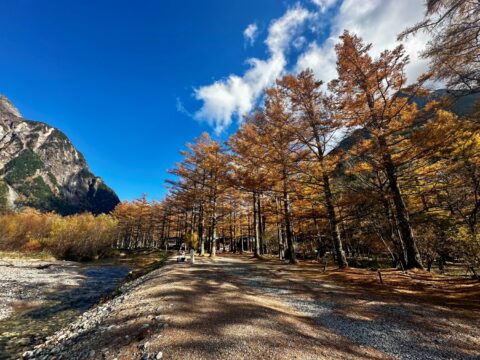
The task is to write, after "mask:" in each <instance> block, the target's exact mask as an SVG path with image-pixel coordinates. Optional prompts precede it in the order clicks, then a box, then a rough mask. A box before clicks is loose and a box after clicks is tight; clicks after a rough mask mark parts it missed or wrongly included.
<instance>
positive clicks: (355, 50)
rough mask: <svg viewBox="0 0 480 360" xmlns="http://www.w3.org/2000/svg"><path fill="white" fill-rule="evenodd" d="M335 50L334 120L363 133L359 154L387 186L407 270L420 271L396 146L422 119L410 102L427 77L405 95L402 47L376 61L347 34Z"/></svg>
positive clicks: (366, 48) (386, 53) (361, 45)
mask: <svg viewBox="0 0 480 360" xmlns="http://www.w3.org/2000/svg"><path fill="white" fill-rule="evenodd" d="M340 39H341V42H340V43H339V44H337V45H336V47H335V50H336V54H337V72H338V78H337V79H335V80H333V81H332V82H331V83H330V89H331V91H332V92H333V93H334V94H335V101H336V103H337V106H338V108H337V112H338V116H340V117H341V119H342V120H343V121H344V124H345V126H347V127H349V128H353V129H355V128H359V127H360V128H363V129H364V130H366V131H367V132H368V134H369V139H368V140H365V141H363V142H362V143H361V146H362V147H363V150H362V151H363V152H365V151H370V152H373V153H374V154H375V155H376V157H377V158H378V163H379V165H380V166H381V168H382V170H383V171H384V173H385V176H386V178H387V181H388V185H389V191H390V196H391V198H392V200H393V203H394V209H395V215H396V219H397V221H398V228H399V232H400V234H401V239H402V241H403V243H404V245H405V251H406V258H407V259H406V267H407V268H423V266H422V263H421V259H420V254H419V252H418V249H417V244H416V241H415V237H414V234H413V231H412V226H411V223H410V218H409V213H408V209H407V205H406V202H405V199H404V196H403V194H402V191H401V189H400V183H399V180H398V177H399V170H400V164H399V162H402V160H405V159H404V158H402V155H403V154H404V153H403V154H402V153H401V152H400V153H399V152H398V149H399V148H400V146H401V145H400V144H399V141H400V140H401V139H402V134H405V133H406V132H408V131H409V130H412V129H414V126H415V124H416V122H417V121H418V120H419V118H420V116H421V113H420V111H419V110H418V109H417V107H416V105H415V103H412V101H411V99H412V98H413V97H414V96H415V95H418V94H419V93H420V92H421V89H422V88H421V85H422V83H423V82H424V81H425V80H426V77H424V78H421V79H419V82H418V83H416V84H415V85H414V86H412V87H410V88H409V89H406V82H407V78H406V76H405V66H406V65H407V64H408V57H407V56H406V55H405V51H404V48H403V47H402V46H401V45H400V46H398V47H396V48H395V49H394V50H392V51H389V50H385V51H384V52H382V53H381V54H380V56H379V57H378V59H375V60H374V59H373V58H372V57H371V56H370V55H369V51H370V49H371V44H369V45H365V44H364V43H363V41H362V40H361V39H360V38H359V37H357V36H355V35H352V34H350V33H349V32H348V31H345V32H344V34H343V35H342V36H341V37H340Z"/></svg>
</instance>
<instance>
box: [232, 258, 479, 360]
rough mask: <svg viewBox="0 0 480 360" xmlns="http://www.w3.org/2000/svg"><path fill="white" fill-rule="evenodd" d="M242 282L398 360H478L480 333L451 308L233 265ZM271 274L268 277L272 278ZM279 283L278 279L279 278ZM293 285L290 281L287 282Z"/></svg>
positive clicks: (469, 320) (354, 340)
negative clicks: (352, 290)
mask: <svg viewBox="0 0 480 360" xmlns="http://www.w3.org/2000/svg"><path fill="white" fill-rule="evenodd" d="M227 263H229V265H228V266H226V267H225V268H224V270H225V271H226V272H227V273H229V274H231V275H233V276H235V277H236V278H237V279H239V280H240V281H241V282H242V283H244V284H245V285H247V286H250V287H253V288H255V289H257V291H260V292H262V293H265V294H268V295H270V296H273V297H275V298H276V299H277V300H280V301H281V302H283V303H284V304H286V305H288V306H291V307H292V308H294V309H295V310H297V311H298V312H300V313H302V314H304V315H305V316H308V317H310V318H311V319H312V320H314V322H315V323H316V324H318V325H319V326H324V327H327V328H328V329H331V330H332V331H334V332H335V333H337V334H339V335H342V336H344V337H346V338H348V339H349V340H351V341H353V342H355V343H357V344H361V345H363V346H366V347H371V348H375V349H377V350H380V351H382V352H384V353H386V354H389V355H391V356H393V357H394V358H397V359H406V360H407V359H408V360H409V359H466V360H469V359H471V360H473V359H479V358H480V328H479V327H478V324H477V323H476V322H475V320H473V319H464V318H462V317H460V318H459V317H458V314H456V313H455V312H453V311H452V310H451V309H449V308H445V307H438V306H426V305H425V304H416V303H412V302H409V301H405V300H404V299H403V300H402V302H393V303H392V299H384V298H383V296H381V295H376V294H375V293H372V292H358V291H356V292H355V293H351V290H347V289H345V288H343V287H341V286H339V285H336V284H334V283H329V282H327V283H325V282H315V283H312V282H310V283H307V284H306V283H305V282H302V283H301V284H298V283H297V282H296V281H294V280H293V281H292V280H291V279H288V275H287V276H285V274H282V277H283V278H287V281H280V282H279V281H273V282H272V275H273V276H275V273H274V272H273V269H272V268H271V267H269V266H255V265H254V264H250V265H245V264H244V263H239V264H237V265H233V266H232V265H231V264H230V261H229V260H227ZM269 273H270V274H269ZM275 278H276V277H275ZM289 280H290V281H289Z"/></svg>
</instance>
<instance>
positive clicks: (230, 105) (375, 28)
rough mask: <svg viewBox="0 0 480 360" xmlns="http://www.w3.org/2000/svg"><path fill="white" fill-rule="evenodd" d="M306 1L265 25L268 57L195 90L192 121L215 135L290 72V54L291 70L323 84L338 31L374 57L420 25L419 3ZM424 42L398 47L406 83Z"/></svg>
mask: <svg viewBox="0 0 480 360" xmlns="http://www.w3.org/2000/svg"><path fill="white" fill-rule="evenodd" d="M304 1H307V0H304ZM309 1H311V2H312V3H313V4H315V5H316V6H315V10H312V11H309V10H307V9H306V8H304V7H302V6H301V5H296V6H295V7H293V8H290V9H288V10H287V11H286V12H285V13H284V14H283V15H282V16H281V17H280V18H278V19H275V20H273V21H272V22H271V23H270V26H269V28H268V35H267V38H266V39H265V45H266V47H267V50H268V54H269V55H268V58H266V59H257V58H253V59H249V60H247V63H248V64H249V67H248V69H247V70H246V71H245V73H244V74H243V75H239V74H231V75H229V76H228V77H227V78H225V79H222V80H218V81H215V82H214V83H212V84H210V85H205V86H202V87H199V88H197V89H195V91H194V95H195V98H196V99H197V100H200V101H201V102H202V106H201V108H200V109H199V110H198V111H197V112H196V113H195V114H194V117H195V118H196V119H197V120H200V121H206V122H207V123H208V124H209V125H210V126H212V127H213V128H214V129H215V132H216V133H217V134H218V133H221V132H222V131H224V130H225V129H226V128H228V127H229V126H230V125H231V124H232V121H233V119H235V118H236V119H241V117H242V116H243V115H245V114H247V113H248V112H250V111H252V109H253V108H254V107H255V106H256V104H257V103H258V101H259V98H260V97H261V95H262V92H263V90H264V89H265V88H266V87H268V86H271V85H272V84H274V82H275V79H277V78H278V77H280V76H281V75H282V74H283V73H284V72H285V71H286V70H289V71H290V69H289V68H288V66H289V64H288V63H287V59H290V58H291V56H290V55H291V54H290V51H292V52H293V54H294V55H297V58H296V60H294V64H293V69H291V70H293V71H297V72H298V71H301V70H303V69H305V68H311V69H313V71H314V72H315V74H316V76H317V77H318V78H319V79H321V80H323V81H324V82H328V81H330V80H331V79H333V78H334V77H335V76H336V64H335V62H336V59H335V51H334V46H335V43H337V42H338V41H339V39H338V37H339V35H341V34H342V32H343V30H344V29H348V30H349V31H350V32H353V33H355V34H357V35H359V36H360V37H362V38H363V40H364V41H365V42H366V43H373V48H372V55H373V56H377V55H378V54H379V53H380V52H381V51H383V50H384V49H387V48H389V49H392V48H393V47H395V46H396V45H397V42H396V38H397V35H398V34H399V33H400V32H401V31H403V30H404V29H405V28H407V27H408V26H411V25H412V24H414V23H416V22H418V21H419V20H421V19H422V16H423V13H424V4H423V1H419V0H401V1H399V0H363V1H359V0H343V1H342V0H309ZM337 5H338V11H337V7H335V6H337ZM334 7H335V12H336V13H335V14H334V15H333V17H332V12H331V11H328V10H332V9H333V8H334ZM307 25H308V26H307ZM324 31H329V33H328V34H327V38H326V39H317V40H312V39H311V36H309V32H314V33H318V34H323V32H324ZM310 35H311V34H310ZM257 36H258V26H257V25H256V23H252V24H250V25H249V26H248V27H247V28H246V29H245V30H244V37H245V41H247V42H248V43H250V44H253V43H254V41H256V39H257ZM427 40H428V38H427V36H426V35H425V34H423V33H419V34H418V35H417V36H415V37H409V38H408V40H407V41H406V42H405V43H404V44H405V48H406V52H407V54H408V55H409V56H410V60H411V63H410V64H409V65H408V67H407V75H408V77H409V79H410V81H414V80H415V79H416V78H417V77H418V75H420V74H421V73H422V72H423V71H425V70H426V69H427V61H426V60H424V59H421V58H419V52H420V51H421V50H422V49H423V48H424V46H425V44H426V42H427ZM303 49H304V50H303ZM302 51H303V52H302ZM299 52H300V53H299ZM287 55H288V56H287Z"/></svg>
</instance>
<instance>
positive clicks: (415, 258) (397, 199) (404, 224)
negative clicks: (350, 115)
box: [379, 139, 423, 269]
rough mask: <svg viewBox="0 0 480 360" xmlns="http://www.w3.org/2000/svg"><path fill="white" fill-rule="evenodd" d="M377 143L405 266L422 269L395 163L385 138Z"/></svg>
mask: <svg viewBox="0 0 480 360" xmlns="http://www.w3.org/2000/svg"><path fill="white" fill-rule="evenodd" d="M379 143H380V147H381V151H382V158H383V165H384V167H385V172H386V174H387V179H388V185H389V187H390V191H391V193H392V198H393V203H394V205H395V212H396V216H397V221H398V227H399V230H400V235H401V237H402V240H403V244H404V245H405V252H406V254H407V264H406V268H407V269H413V268H418V269H423V265H422V262H421V258H420V253H419V252H418V249H417V244H416V242H415V238H414V237H413V231H412V227H411V225H410V219H409V216H408V211H407V207H406V206H405V202H404V201H403V196H402V193H401V191H400V186H399V184H398V181H397V175H396V169H395V165H394V164H393V161H392V158H391V156H390V153H389V152H388V149H387V147H386V144H385V140H382V139H380V141H379Z"/></svg>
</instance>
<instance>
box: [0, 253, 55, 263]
mask: <svg viewBox="0 0 480 360" xmlns="http://www.w3.org/2000/svg"><path fill="white" fill-rule="evenodd" d="M0 259H28V260H49V261H53V260H56V259H55V257H54V256H53V255H52V254H50V253H49V252H48V251H41V252H21V251H0Z"/></svg>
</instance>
